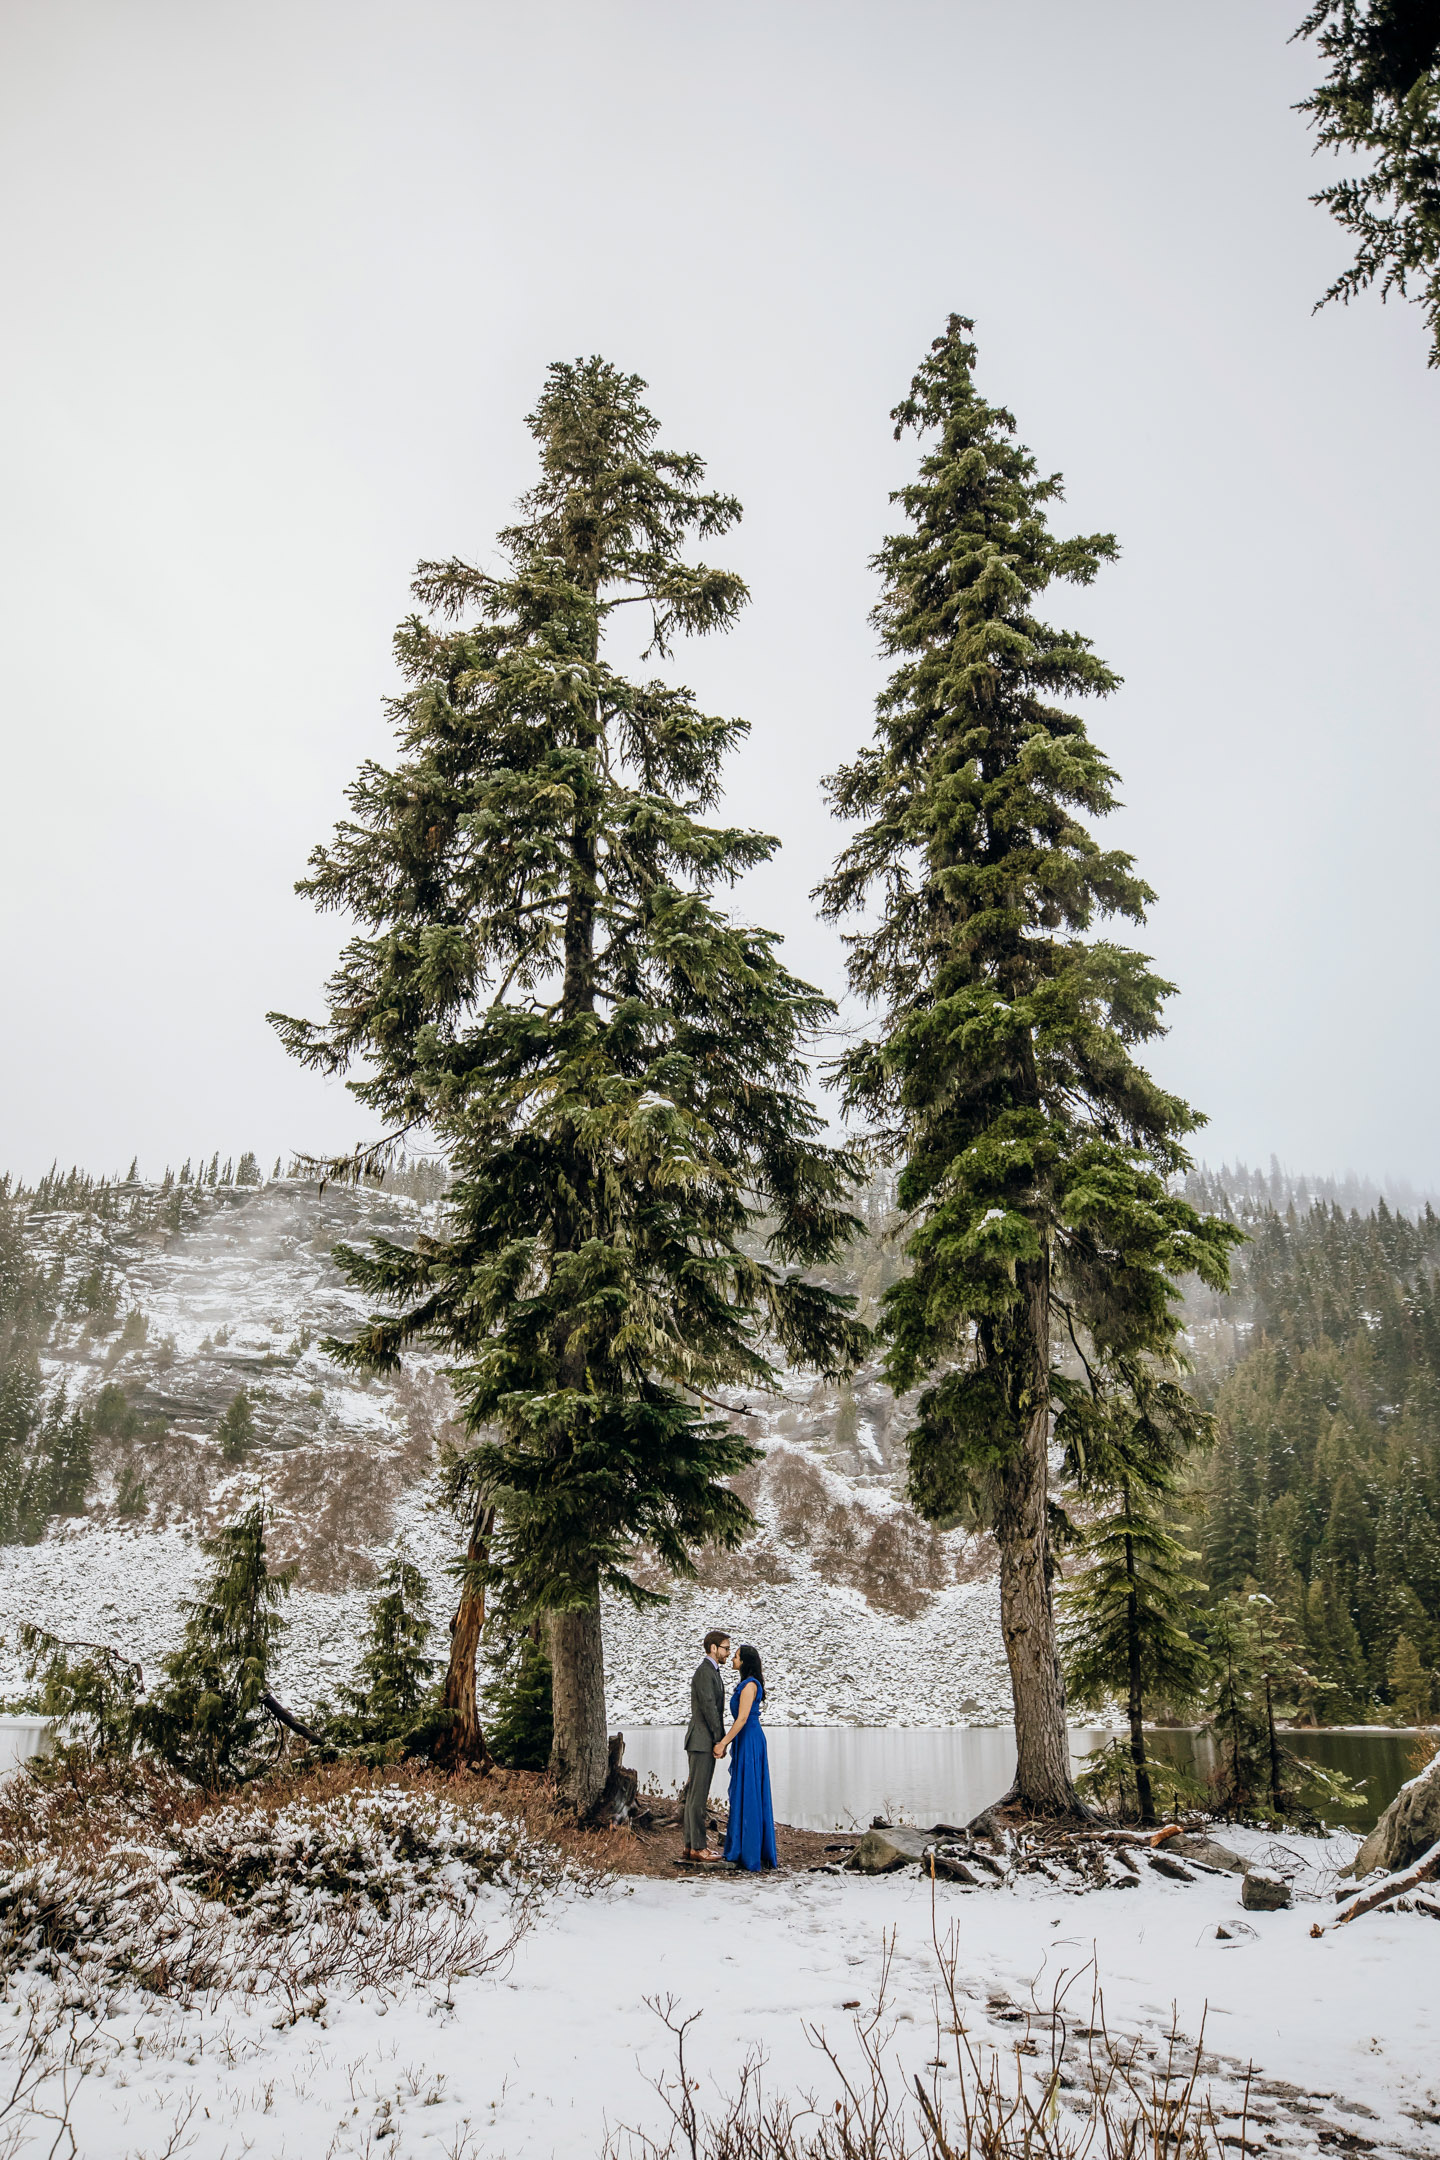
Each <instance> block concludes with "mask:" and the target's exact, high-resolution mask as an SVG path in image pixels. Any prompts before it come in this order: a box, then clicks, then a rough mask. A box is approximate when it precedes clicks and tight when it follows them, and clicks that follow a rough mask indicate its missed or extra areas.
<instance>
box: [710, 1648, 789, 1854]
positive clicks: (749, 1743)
mask: <svg viewBox="0 0 1440 2160" xmlns="http://www.w3.org/2000/svg"><path fill="white" fill-rule="evenodd" d="M730 1662H731V1664H732V1665H733V1667H734V1669H735V1671H736V1672H737V1673H738V1674H739V1675H740V1679H739V1683H738V1685H737V1687H736V1689H735V1692H734V1694H733V1695H732V1696H731V1697H730V1715H731V1717H732V1718H733V1719H734V1721H735V1722H734V1723H733V1725H732V1726H731V1727H730V1730H729V1731H728V1732H727V1733H726V1735H725V1737H724V1738H723V1740H717V1741H716V1743H715V1753H716V1755H717V1756H723V1755H724V1754H725V1752H726V1750H727V1748H729V1747H730V1746H731V1744H732V1742H733V1744H734V1752H733V1754H732V1755H731V1757H730V1827H729V1829H728V1830H727V1831H726V1833H725V1858H726V1859H727V1860H728V1861H729V1862H730V1864H731V1866H732V1867H743V1868H748V1869H749V1871H750V1873H751V1874H752V1875H758V1874H759V1872H760V1870H761V1868H765V1867H778V1865H779V1861H778V1860H777V1858H776V1854H775V1811H774V1809H773V1808H772V1807H771V1805H770V1751H769V1749H768V1748H767V1747H766V1745H765V1728H764V1726H763V1725H762V1724H761V1723H760V1705H761V1704H762V1703H763V1702H764V1700H765V1672H764V1668H763V1666H762V1665H761V1663H760V1653H759V1651H758V1650H756V1649H754V1648H753V1647H752V1646H751V1645H750V1644H749V1643H741V1645H740V1647H739V1649H738V1650H737V1651H736V1653H735V1655H734V1657H733V1658H732V1659H731V1660H730Z"/></svg>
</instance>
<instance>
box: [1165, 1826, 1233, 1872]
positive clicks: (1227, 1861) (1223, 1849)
mask: <svg viewBox="0 0 1440 2160" xmlns="http://www.w3.org/2000/svg"><path fill="white" fill-rule="evenodd" d="M1165 1850H1166V1852H1167V1853H1173V1854H1174V1855H1175V1857H1176V1859H1177V1860H1194V1861H1196V1862H1197V1863H1198V1864H1199V1865H1200V1866H1201V1867H1210V1868H1218V1869H1219V1871H1220V1873H1221V1874H1222V1875H1243V1874H1244V1873H1245V1862H1244V1861H1243V1860H1242V1859H1241V1857H1240V1855H1239V1853H1238V1852H1231V1850H1230V1847H1229V1846H1228V1845H1221V1844H1218V1843H1217V1842H1216V1840H1215V1839H1214V1838H1211V1837H1201V1836H1198V1835H1192V1833H1191V1832H1190V1831H1188V1830H1182V1831H1181V1833H1180V1835H1179V1837H1172V1838H1169V1839H1167V1840H1166V1844H1165Z"/></svg>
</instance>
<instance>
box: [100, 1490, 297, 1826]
mask: <svg viewBox="0 0 1440 2160" xmlns="http://www.w3.org/2000/svg"><path fill="white" fill-rule="evenodd" d="M200 1549H201V1552H202V1553H203V1554H204V1556H205V1558H206V1559H207V1560H208V1561H210V1563H211V1574H210V1577H209V1580H208V1581H207V1582H206V1583H205V1584H204V1585H203V1586H202V1588H201V1589H200V1591H199V1594H198V1595H197V1596H196V1597H195V1598H193V1599H191V1600H190V1601H189V1602H188V1603H187V1605H186V1606H185V1608H184V1609H185V1612H186V1621H185V1633H184V1638H183V1640H182V1642H181V1645H180V1647H179V1649H178V1650H176V1651H174V1652H172V1654H171V1655H170V1656H169V1657H168V1658H166V1660H165V1663H164V1668H163V1678H162V1680H161V1682H160V1685H159V1686H158V1687H157V1688H156V1689H155V1691H154V1693H153V1694H152V1695H151V1696H150V1697H149V1698H148V1699H147V1700H146V1701H144V1702H142V1703H141V1704H140V1705H139V1707H138V1709H137V1712H136V1731H137V1734H138V1735H139V1737H140V1739H141V1740H142V1741H143V1742H144V1744H145V1745H146V1746H148V1747H150V1748H153V1750H154V1751H155V1753H156V1754H158V1755H159V1756H161V1758H162V1759H163V1760H164V1761H165V1762H167V1763H169V1764H170V1766H171V1768H172V1769H174V1770H178V1771H179V1772H180V1773H181V1775H182V1776H184V1777H187V1778H190V1779H192V1780H193V1781H194V1782H195V1783H196V1784H199V1785H204V1786H206V1787H209V1788H212V1789H213V1788H218V1787H220V1786H223V1785H233V1784H237V1783H240V1782H241V1781H242V1780H243V1779H245V1778H246V1777H249V1776H251V1775H253V1773H254V1772H255V1771H256V1770H257V1769H259V1768H261V1767H262V1765H263V1761H264V1759H265V1758H264V1756H263V1755H262V1742H263V1741H264V1740H265V1738H266V1736H267V1734H268V1732H269V1730H270V1725H269V1719H268V1713H267V1712H266V1709H265V1707H264V1703H263V1700H262V1698H263V1697H264V1696H265V1694H266V1693H267V1692H268V1688H269V1671H270V1664H271V1661H272V1659H273V1657H274V1653H275V1647H276V1644H277V1643H278V1641H279V1639H280V1637H281V1635H282V1634H283V1633H284V1632H285V1629H286V1626H287V1625H288V1623H287V1622H286V1621H285V1620H284V1619H283V1618H282V1617H281V1614H280V1611H279V1607H280V1605H281V1604H282V1602H283V1601H284V1599H285V1598H286V1597H287V1596H288V1595H289V1592H290V1585H291V1581H292V1579H293V1576H294V1569H293V1568H292V1567H287V1568H275V1569H272V1568H271V1567H270V1565H269V1563H268V1560H267V1557H266V1551H265V1510H264V1507H263V1506H262V1505H261V1503H260V1502H258V1501H257V1502H254V1503H253V1504H252V1505H251V1506H250V1507H248V1508H247V1509H246V1510H245V1512H244V1513H243V1514H242V1515H240V1516H238V1517H237V1518H236V1520H235V1521H234V1522H232V1523H230V1524H228V1525H227V1526H226V1527H225V1528H224V1529H222V1530H219V1531H217V1532H216V1533H215V1535H214V1536H213V1537H208V1538H206V1539H204V1540H203V1542H202V1544H201V1548H200Z"/></svg>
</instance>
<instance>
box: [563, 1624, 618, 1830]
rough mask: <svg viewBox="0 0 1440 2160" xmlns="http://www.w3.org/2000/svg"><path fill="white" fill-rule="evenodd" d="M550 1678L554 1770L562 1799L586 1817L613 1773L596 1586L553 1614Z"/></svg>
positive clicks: (577, 1812) (602, 1645)
mask: <svg viewBox="0 0 1440 2160" xmlns="http://www.w3.org/2000/svg"><path fill="white" fill-rule="evenodd" d="M550 1674H551V1686H552V1690H553V1699H554V1705H555V1725H554V1738H553V1740H552V1743H551V1752H550V1772H551V1775H552V1776H553V1778H554V1780H555V1783H556V1787H557V1788H558V1790H559V1793H560V1797H561V1799H562V1800H564V1801H566V1802H567V1803H568V1804H569V1805H570V1806H571V1807H573V1808H574V1810H575V1812H576V1814H577V1815H588V1814H589V1812H590V1810H591V1809H592V1808H593V1807H594V1805H595V1803H596V1801H597V1800H598V1799H599V1798H600V1795H601V1794H602V1793H603V1792H604V1790H605V1780H606V1778H607V1776H608V1775H609V1769H610V1746H609V1738H608V1735H607V1733H606V1731H605V1651H604V1644H603V1642H602V1640H601V1634H600V1590H599V1586H598V1584H597V1586H596V1588H595V1590H594V1593H593V1595H592V1597H591V1599H590V1602H589V1603H588V1604H586V1605H582V1606H579V1607H578V1608H572V1609H571V1610H570V1611H568V1612H556V1613H551V1615H550Z"/></svg>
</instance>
